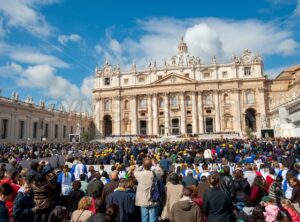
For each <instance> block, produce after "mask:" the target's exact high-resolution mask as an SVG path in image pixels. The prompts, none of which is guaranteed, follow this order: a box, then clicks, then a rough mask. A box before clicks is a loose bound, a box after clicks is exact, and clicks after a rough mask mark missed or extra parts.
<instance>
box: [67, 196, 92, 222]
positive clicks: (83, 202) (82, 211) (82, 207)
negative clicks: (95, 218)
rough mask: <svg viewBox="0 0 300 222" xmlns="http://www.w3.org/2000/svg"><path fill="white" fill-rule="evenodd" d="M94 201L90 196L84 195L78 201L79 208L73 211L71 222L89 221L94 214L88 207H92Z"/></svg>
mask: <svg viewBox="0 0 300 222" xmlns="http://www.w3.org/2000/svg"><path fill="white" fill-rule="evenodd" d="M91 204H92V201H91V198H90V197H82V198H81V199H80V201H79V203H78V208H77V210H75V211H74V212H73V213H72V216H71V221H70V222H79V221H80V222H87V220H88V219H89V218H90V217H91V216H92V215H93V213H92V212H91V211H89V210H88V209H89V208H90V207H91Z"/></svg>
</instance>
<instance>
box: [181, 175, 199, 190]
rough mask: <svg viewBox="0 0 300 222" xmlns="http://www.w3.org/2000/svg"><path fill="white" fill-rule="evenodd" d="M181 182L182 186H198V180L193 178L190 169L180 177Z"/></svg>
mask: <svg viewBox="0 0 300 222" xmlns="http://www.w3.org/2000/svg"><path fill="white" fill-rule="evenodd" d="M182 184H183V185H184V186H194V187H197V186H198V180H197V179H195V178H194V176H193V172H192V171H188V172H187V175H186V176H184V177H183V178H182Z"/></svg>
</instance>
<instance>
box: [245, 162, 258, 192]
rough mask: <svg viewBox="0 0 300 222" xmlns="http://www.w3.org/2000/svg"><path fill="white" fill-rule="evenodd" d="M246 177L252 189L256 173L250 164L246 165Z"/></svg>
mask: <svg viewBox="0 0 300 222" xmlns="http://www.w3.org/2000/svg"><path fill="white" fill-rule="evenodd" d="M244 177H245V178H246V179H247V181H248V183H249V185H250V187H252V185H253V183H254V180H255V178H256V171H255V170H253V167H252V166H251V164H249V163H248V164H246V165H245V171H244Z"/></svg>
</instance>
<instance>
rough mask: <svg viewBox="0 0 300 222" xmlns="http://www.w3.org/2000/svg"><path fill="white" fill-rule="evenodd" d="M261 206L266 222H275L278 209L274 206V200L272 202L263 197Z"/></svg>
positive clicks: (268, 198)
mask: <svg viewBox="0 0 300 222" xmlns="http://www.w3.org/2000/svg"><path fill="white" fill-rule="evenodd" d="M261 205H263V206H264V208H265V212H264V217H265V221H266V222H275V221H276V220H277V217H278V214H279V211H280V210H279V207H278V206H277V205H276V204H274V200H272V199H271V198H270V197H268V196H264V197H263V198H262V199H261Z"/></svg>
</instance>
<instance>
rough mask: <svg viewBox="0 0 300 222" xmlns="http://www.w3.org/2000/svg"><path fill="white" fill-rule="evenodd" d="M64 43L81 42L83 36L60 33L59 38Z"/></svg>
mask: <svg viewBox="0 0 300 222" xmlns="http://www.w3.org/2000/svg"><path fill="white" fill-rule="evenodd" d="M57 40H58V41H59V42H60V43H61V44H62V45H67V43H68V42H79V41H80V40H81V37H80V36H79V35H77V34H71V35H60V36H58V39H57Z"/></svg>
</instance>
